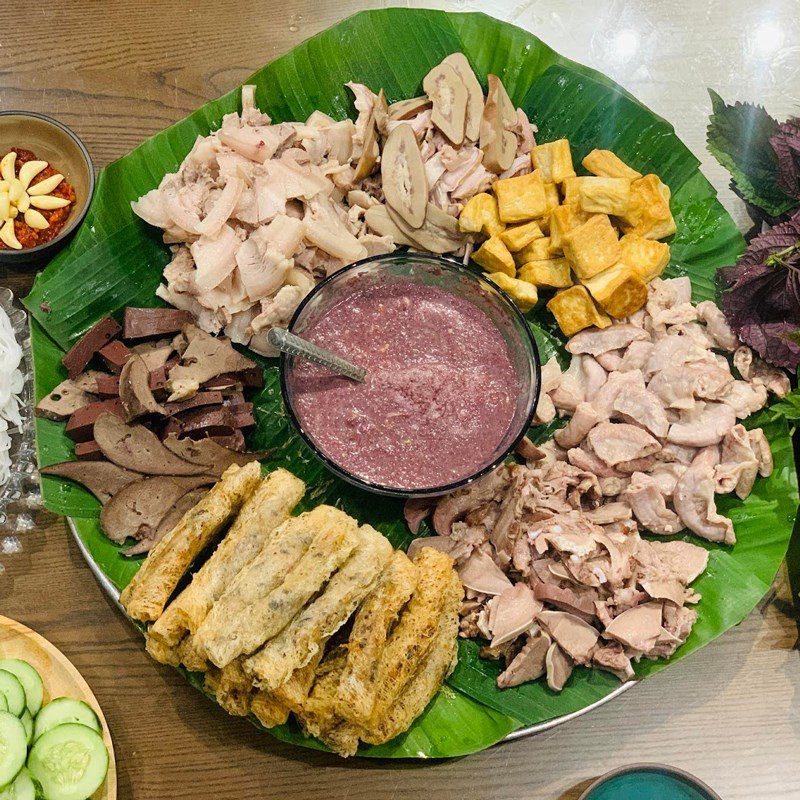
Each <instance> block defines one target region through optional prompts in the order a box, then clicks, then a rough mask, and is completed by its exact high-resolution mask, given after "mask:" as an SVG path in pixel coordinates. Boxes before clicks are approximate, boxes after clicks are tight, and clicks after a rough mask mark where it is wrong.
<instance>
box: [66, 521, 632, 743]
mask: <svg viewBox="0 0 800 800" xmlns="http://www.w3.org/2000/svg"><path fill="white" fill-rule="evenodd" d="M67 524H68V525H69V529H70V531H71V532H72V536H73V538H74V539H75V543H76V544H77V545H78V549H79V550H80V551H81V554H82V555H83V557H84V559H86V563H87V564H88V565H89V569H90V570H91V571H92V574H93V575H94V577H95V578H96V579H97V582H98V583H99V584H100V586H101V587H102V589H103V591H104V592H105V593H106V594H107V595H108V596H109V597H110V598H111V599H112V600H113V601H114V603H116V605H117V608H119V610H120V611H121V612H122V613H123V614H125V609H124V608H123V607H122V605H121V604H120V602H119V590H118V589H117V587H116V586H114V584H113V583H111V581H110V580H109V579H108V578H107V577H106V576H105V575H104V574H103V573H102V572H101V570H100V568H99V567H98V566H97V564H95V563H94V561H93V560H92V557H91V555H90V553H89V551H88V550H87V549H86V545H84V543H83V541H82V540H81V537H80V536H79V535H78V531H77V529H76V528H75V525H74V524H73V522H72V520H71V519H70V518H69V517H67ZM126 616H127V615H126ZM636 684H637V681H626V682H625V683H623V684H620V686H619V687H618V688H617V689H614V691H613V692H611V693H610V694H607V695H606V696H605V697H603V698H602V699H601V700H598V701H597V702H595V703H592V704H591V705H588V706H586V708H581V709H579V710H578V711H573V712H572V713H571V714H563V715H562V716H560V717H553V719H548V720H547V721H546V722H540V723H539V724H538V725H530V726H528V727H527V728H520V729H519V730H516V731H512V732H511V733H509V734H508V736H506V737H505V739H503V740H502V741H504V742H510V741H513V740H514V739H521V738H522V737H523V736H533V735H534V734H535V733H544V731H549V730H550V729H551V728H555V727H557V726H559V725H563V724H564V723H565V722H569V721H570V720H572V719H577V718H578V717H582V716H583V715H584V714H588V713H589V712H590V711H594V710H595V709H596V708H600V706H602V705H605V704H606V703H608V702H609V700H613V699H614V698H615V697H619V696H620V695H621V694H622V693H623V692H627V691H628V689H631V688H633V687H634V686H636Z"/></svg>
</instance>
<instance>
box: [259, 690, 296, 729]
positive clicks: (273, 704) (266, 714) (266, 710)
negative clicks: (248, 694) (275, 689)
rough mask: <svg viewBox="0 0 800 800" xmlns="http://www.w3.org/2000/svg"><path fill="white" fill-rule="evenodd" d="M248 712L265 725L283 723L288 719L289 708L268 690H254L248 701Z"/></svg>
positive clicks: (266, 726)
mask: <svg viewBox="0 0 800 800" xmlns="http://www.w3.org/2000/svg"><path fill="white" fill-rule="evenodd" d="M250 713H251V714H252V715H253V716H254V717H255V718H256V719H257V720H258V721H259V722H260V723H261V724H262V725H263V726H264V727H265V728H274V727H275V726H276V725H283V724H284V723H285V722H286V720H287V719H289V709H288V708H287V707H286V706H285V705H283V704H282V703H281V702H280V701H279V700H278V699H276V698H275V697H273V696H272V695H271V694H270V693H269V692H256V693H255V694H254V695H253V697H252V699H251V701H250Z"/></svg>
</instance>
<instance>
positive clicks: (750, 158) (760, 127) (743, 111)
mask: <svg viewBox="0 0 800 800" xmlns="http://www.w3.org/2000/svg"><path fill="white" fill-rule="evenodd" d="M708 93H709V94H710V95H711V105H712V109H713V110H712V114H711V117H710V118H709V123H708V150H709V152H710V153H711V154H712V155H713V156H714V157H715V158H716V159H717V161H719V163H720V164H722V166H723V167H725V169H727V170H728V172H730V173H731V175H732V176H733V179H734V181H735V182H736V185H737V187H738V189H739V191H740V192H741V193H742V194H743V195H744V197H745V199H746V200H748V201H749V202H751V203H753V204H754V205H756V206H758V207H759V208H761V209H763V210H764V211H766V212H767V213H768V214H770V215H771V216H773V217H778V216H780V215H781V214H783V213H785V212H786V211H789V210H790V209H792V208H795V207H796V206H797V204H798V203H797V200H795V199H794V198H792V197H789V196H788V195H787V194H786V193H785V192H783V191H782V189H781V188H780V186H779V185H778V181H777V174H778V159H777V156H776V155H775V151H774V149H773V148H772V145H771V144H770V137H771V136H773V135H774V134H775V133H776V132H777V130H778V123H777V121H776V120H774V119H773V118H772V117H771V116H770V115H769V114H768V113H767V112H766V110H765V109H764V107H763V106H756V105H753V104H752V103H739V102H736V103H734V104H733V105H732V106H729V105H727V104H726V103H725V101H724V100H723V99H722V98H721V97H720V96H719V95H718V94H717V93H716V92H715V91H714V90H713V89H709V90H708Z"/></svg>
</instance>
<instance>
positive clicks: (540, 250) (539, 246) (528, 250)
mask: <svg viewBox="0 0 800 800" xmlns="http://www.w3.org/2000/svg"><path fill="white" fill-rule="evenodd" d="M548 258H552V254H551V253H550V237H549V236H544V237H542V238H541V239H534V240H533V241H532V242H531V243H530V244H526V245H525V247H523V248H522V249H521V250H518V251H517V252H516V253H514V262H515V263H516V265H517V266H518V267H521V266H523V265H524V264H527V263H528V262H529V261H544V260H546V259H548ZM511 277H512V278H513V277H514V276H513V275H512V276H511Z"/></svg>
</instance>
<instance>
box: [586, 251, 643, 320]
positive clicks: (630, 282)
mask: <svg viewBox="0 0 800 800" xmlns="http://www.w3.org/2000/svg"><path fill="white" fill-rule="evenodd" d="M583 285H584V286H585V287H586V288H587V289H588V290H589V294H591V295H592V297H593V298H594V299H595V300H596V301H597V303H598V304H599V305H600V307H601V308H602V309H603V311H605V312H606V313H607V314H610V315H611V316H612V317H616V318H617V319H624V318H625V317H629V316H630V315H631V314H633V313H634V312H636V311H638V310H639V309H640V308H641V307H642V306H643V305H644V304H645V303H646V302H647V284H646V283H645V282H644V281H643V280H642V278H641V277H640V276H639V275H637V274H636V272H634V270H633V269H632V268H631V267H628V266H626V265H625V264H615V265H614V266H613V267H610V268H609V269H606V270H603V271H602V272H600V273H598V274H597V275H595V276H594V277H593V278H589V279H588V280H585V281H584V282H583Z"/></svg>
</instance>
